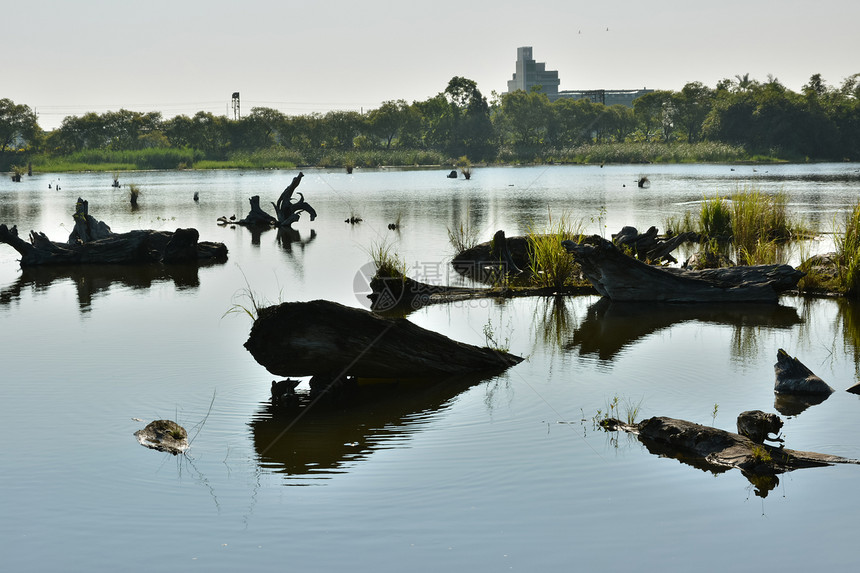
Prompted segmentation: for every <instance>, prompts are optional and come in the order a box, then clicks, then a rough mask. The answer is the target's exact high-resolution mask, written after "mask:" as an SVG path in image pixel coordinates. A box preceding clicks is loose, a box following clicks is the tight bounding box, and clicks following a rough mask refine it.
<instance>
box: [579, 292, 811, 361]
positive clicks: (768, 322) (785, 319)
mask: <svg viewBox="0 0 860 573" xmlns="http://www.w3.org/2000/svg"><path fill="white" fill-rule="evenodd" d="M690 321H697V322H706V323H713V324H725V325H729V326H732V327H735V328H744V327H757V326H767V327H769V328H791V327H792V326H795V325H797V324H800V323H801V320H800V317H799V316H798V315H797V310H796V309H795V308H793V307H788V306H782V305H778V304H776V305H775V304H764V303H738V304H731V303H725V302H721V303H696V304H692V303H668V302H667V303H651V304H647V305H644V304H640V303H636V302H615V301H614V300H611V299H608V298H601V299H600V300H598V301H597V302H595V303H594V304H592V305H591V306H589V307H588V310H587V312H586V315H585V318H584V319H583V321H582V323H580V325H579V326H578V327H577V328H576V329H575V330H574V331H573V336H572V338H571V341H570V343H569V344H568V345H567V348H571V349H572V348H579V353H580V354H581V355H586V354H597V355H598V356H599V358H600V359H601V360H610V359H612V358H613V357H614V356H615V355H616V354H617V353H618V352H619V351H620V350H621V349H622V348H624V347H626V346H629V345H631V344H633V343H635V342H636V341H637V340H639V339H641V338H644V337H645V336H648V335H649V334H652V333H654V332H657V331H659V330H662V329H664V328H669V327H671V326H673V325H675V324H681V323H684V322H690Z"/></svg>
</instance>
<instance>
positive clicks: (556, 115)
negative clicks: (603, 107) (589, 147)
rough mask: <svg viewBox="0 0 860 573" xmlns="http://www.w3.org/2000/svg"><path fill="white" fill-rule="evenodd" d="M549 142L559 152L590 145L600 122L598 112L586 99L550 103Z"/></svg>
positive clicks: (565, 99) (568, 99)
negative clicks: (586, 144)
mask: <svg viewBox="0 0 860 573" xmlns="http://www.w3.org/2000/svg"><path fill="white" fill-rule="evenodd" d="M552 112H553V113H552V120H551V121H550V125H549V134H548V135H549V140H550V141H551V142H552V145H553V146H554V147H555V148H557V149H559V150H567V149H570V148H572V147H574V146H577V145H582V144H585V143H590V142H591V141H592V137H593V135H594V133H595V130H596V129H597V124H598V122H599V121H600V110H599V109H598V107H597V106H596V105H595V104H594V103H593V102H592V101H591V100H590V99H587V98H583V99H572V98H559V99H557V100H555V101H554V102H553V103H552Z"/></svg>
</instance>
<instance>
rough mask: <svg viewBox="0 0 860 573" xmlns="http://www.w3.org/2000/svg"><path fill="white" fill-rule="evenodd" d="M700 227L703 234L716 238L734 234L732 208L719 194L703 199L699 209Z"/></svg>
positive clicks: (726, 237) (724, 237)
mask: <svg viewBox="0 0 860 573" xmlns="http://www.w3.org/2000/svg"><path fill="white" fill-rule="evenodd" d="M699 228H700V229H701V232H702V234H704V235H706V236H707V237H710V238H715V239H724V240H725V239H728V238H729V237H731V236H732V209H731V206H730V205H729V203H728V201H726V200H725V199H723V198H722V197H720V196H719V195H717V196H715V197H712V198H710V199H708V198H705V200H704V201H702V207H701V210H700V211H699Z"/></svg>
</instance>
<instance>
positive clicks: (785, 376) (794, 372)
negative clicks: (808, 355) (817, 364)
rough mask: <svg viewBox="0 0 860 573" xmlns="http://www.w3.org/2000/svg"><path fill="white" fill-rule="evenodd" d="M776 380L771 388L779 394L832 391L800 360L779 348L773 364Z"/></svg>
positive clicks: (830, 392) (828, 392)
mask: <svg viewBox="0 0 860 573" xmlns="http://www.w3.org/2000/svg"><path fill="white" fill-rule="evenodd" d="M773 369H774V372H775V373H776V382H775V383H774V386H773V389H774V391H776V392H779V393H781V394H823V395H828V394H832V393H833V388H831V387H830V386H829V385H828V384H827V383H826V382H825V381H824V380H822V379H821V378H819V377H818V376H816V375H815V374H813V373H812V370H810V369H809V368H807V367H806V366H805V365H804V364H803V363H802V362H801V361H800V360H798V359H797V358H793V357H791V356H789V355H788V353H787V352H786V351H785V350H783V349H782V348H780V349H779V350H778V351H777V353H776V364H774V365H773Z"/></svg>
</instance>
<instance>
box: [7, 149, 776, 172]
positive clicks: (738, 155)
mask: <svg viewBox="0 0 860 573" xmlns="http://www.w3.org/2000/svg"><path fill="white" fill-rule="evenodd" d="M15 159H16V161H17V162H18V163H17V164H23V165H26V163H27V161H32V163H33V169H34V170H36V171H42V172H45V171H51V172H68V171H125V170H150V169H294V168H296V167H302V166H315V167H327V168H339V167H344V168H346V167H365V168H373V167H381V166H403V167H405V166H413V165H445V166H453V165H454V164H455V163H456V161H457V160H456V159H455V158H452V157H448V156H447V155H445V154H444V153H442V152H439V151H434V150H422V149H352V150H349V151H342V150H331V149H311V150H301V151H299V150H294V149H287V148H284V147H280V146H275V147H271V148H268V149H260V150H256V151H234V152H227V153H223V152H218V153H207V152H205V151H202V150H199V149H191V148H182V149H177V148H151V149H141V150H133V151H115V150H110V149H92V150H86V151H79V152H76V153H71V154H68V155H51V154H38V155H32V156H30V157H26V158H25V157H20V158H18V157H16V158H15ZM780 160H781V159H779V158H775V157H768V156H751V155H750V154H749V153H747V151H746V150H745V149H744V148H743V147H742V146H736V145H728V144H724V143H709V142H706V143H694V144H688V143H672V144H666V143H656V142H639V143H611V144H600V145H596V144H589V145H581V146H577V147H574V148H570V149H564V150H549V151H543V150H542V151H540V152H539V154H538V155H523V154H516V153H514V152H513V151H511V150H509V149H505V148H503V149H502V150H500V151H499V154H498V156H497V158H496V159H495V160H494V161H489V162H488V163H490V164H498V165H510V164H523V163H539V164H540V163H561V164H577V165H585V164H605V163H615V164H638V163H732V162H736V163H772V162H777V161H780ZM9 161H11V159H10V160H9ZM22 161H23V163H21V162H22ZM7 163H8V161H7Z"/></svg>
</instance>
